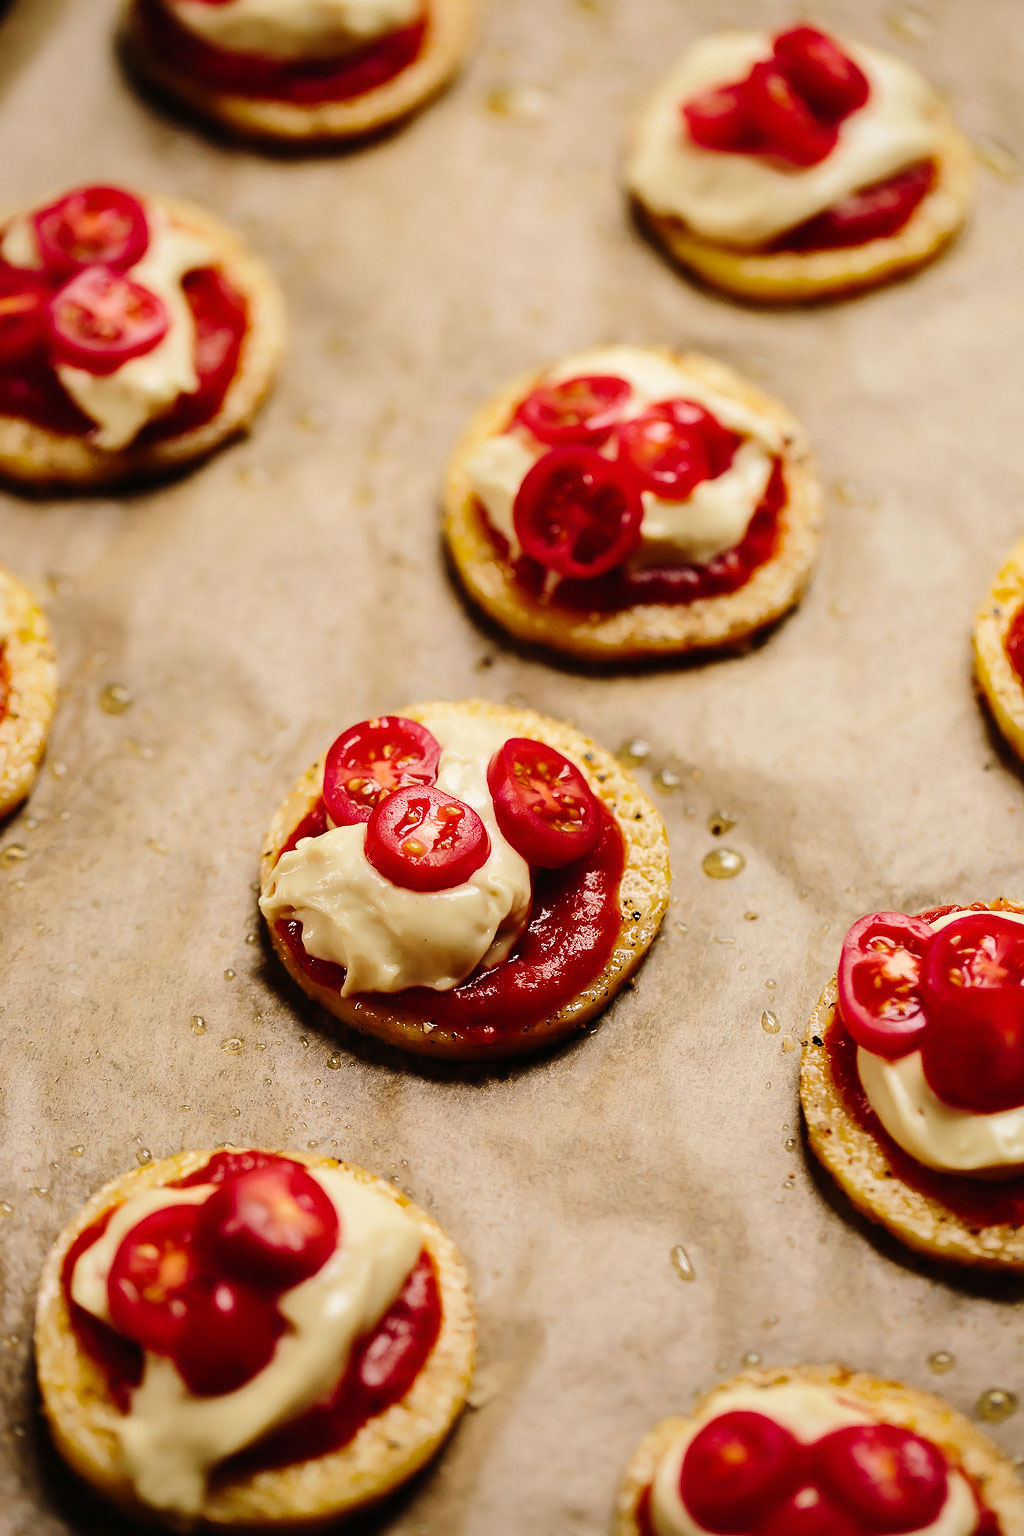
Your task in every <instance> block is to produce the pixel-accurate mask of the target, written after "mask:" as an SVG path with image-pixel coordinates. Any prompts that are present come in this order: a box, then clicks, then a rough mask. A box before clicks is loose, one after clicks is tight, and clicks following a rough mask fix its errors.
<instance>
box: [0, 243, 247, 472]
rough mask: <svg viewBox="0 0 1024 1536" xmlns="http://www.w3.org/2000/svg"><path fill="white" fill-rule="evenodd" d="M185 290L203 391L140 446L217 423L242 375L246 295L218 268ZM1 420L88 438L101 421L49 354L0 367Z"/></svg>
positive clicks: (147, 432)
mask: <svg viewBox="0 0 1024 1536" xmlns="http://www.w3.org/2000/svg"><path fill="white" fill-rule="evenodd" d="M182 287H183V289H184V292H185V297H186V298H187V299H188V303H189V308H190V309H191V311H192V317H193V319H194V321H195V327H196V371H197V373H198V375H199V388H198V389H197V390H196V391H195V393H194V394H191V395H182V396H181V397H180V398H179V399H178V401H177V402H176V403H175V404H174V405H173V406H172V407H171V409H170V410H169V411H168V412H167V413H166V414H165V415H163V416H161V417H160V418H159V420H158V421H152V422H150V423H149V425H148V426H146V427H144V428H143V430H142V431H141V432H140V433H139V435H138V437H137V438H136V439H135V443H134V444H133V446H135V445H147V444H153V443H161V442H164V441H165V440H166V439H167V438H170V437H177V436H178V435H179V434H180V433H182V432H188V431H191V430H192V428H194V427H201V426H204V425H205V424H206V422H208V421H212V420H213V418H214V416H216V414H217V412H218V411H219V410H220V408H221V406H222V404H223V403H224V396H225V395H226V394H227V391H228V387H229V385H230V384H231V381H232V379H233V378H234V376H235V374H236V372H237V371H238V359H239V354H240V353H241V349H242V342H243V340H244V339H245V333H246V329H247V327H248V323H249V319H248V308H247V306H246V303H245V300H244V299H243V298H242V296H241V294H240V293H238V292H237V290H236V289H234V288H233V287H232V286H231V284H230V283H229V282H228V280H227V278H225V277H224V276H223V275H222V274H221V273H220V272H218V271H217V270H216V268H214V267H204V268H202V269H201V270H200V271H198V272H190V273H189V274H188V276H187V277H186V278H185V279H184V281H183V283H182ZM0 416H16V417H18V419H19V420H21V421H29V422H31V423H32V424H33V425H34V426H37V427H43V428H45V429H46V430H47V431H50V432H56V433H59V434H60V435H61V436H62V437H86V436H87V435H88V434H89V433H90V432H92V431H94V430H95V427H96V423H95V422H94V421H93V420H92V419H91V417H89V416H87V415H86V414H85V412H84V411H81V410H79V408H78V406H77V405H76V404H75V402H74V401H73V400H72V398H71V396H70V395H69V394H68V392H67V390H66V389H65V388H64V386H63V384H62V383H61V382H60V379H59V378H58V377H57V374H56V371H55V370H54V368H53V367H52V365H51V363H50V361H49V359H48V357H47V356H46V354H45V353H43V352H39V353H35V354H33V355H32V356H31V357H28V358H24V357H23V358H19V359H17V361H15V362H12V363H9V364H8V365H7V366H6V367H5V366H4V365H2V364H0Z"/></svg>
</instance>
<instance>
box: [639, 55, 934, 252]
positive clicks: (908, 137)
mask: <svg viewBox="0 0 1024 1536" xmlns="http://www.w3.org/2000/svg"><path fill="white" fill-rule="evenodd" d="M842 48H843V51H844V52H845V53H846V54H847V55H848V56H849V57H850V58H851V59H853V61H854V63H856V64H858V65H859V66H860V68H861V69H862V70H863V71H864V73H865V75H866V76H867V78H868V83H869V85H870V87H871V95H870V97H869V98H868V101H867V103H866V105H865V106H863V107H861V109H860V110H859V111H857V112H854V113H852V114H851V115H850V116H849V117H847V118H846V119H844V121H843V122H842V123H840V125H839V142H838V143H837V145H836V147H835V149H833V151H832V152H831V154H830V155H828V157H827V158H826V159H825V160H822V161H821V162H820V163H819V164H818V165H812V166H806V167H803V166H794V165H788V164H786V163H784V162H783V161H781V160H777V159H774V158H771V157H769V156H767V155H746V154H730V153H724V152H722V151H717V150H710V149H703V148H701V146H700V145H698V144H695V143H694V142H693V140H692V139H691V138H690V136H689V133H688V132H687V130H686V125H685V121H684V119H683V116H682V111H681V108H682V106H683V104H684V103H686V102H688V101H691V100H692V99H693V98H694V97H695V96H699V95H700V94H701V93H702V92H704V91H707V90H711V89H713V88H716V87H718V86H722V85H733V84H735V83H736V82H737V81H739V80H743V79H745V78H746V76H747V75H748V74H749V73H750V70H751V68H752V66H753V65H754V64H757V63H759V62H760V61H761V60H763V59H768V58H770V57H771V54H772V40H771V37H770V36H769V35H768V34H767V33H763V32H719V33H716V34H714V35H713V36H711V37H706V38H703V39H702V40H701V41H700V42H698V43H695V44H694V46H693V47H692V48H691V49H690V50H689V51H688V52H687V53H686V54H684V55H683V57H682V58H681V59H680V60H679V62H678V63H677V64H676V65H675V66H674V68H673V69H672V70H671V72H670V73H669V74H668V76H667V77H666V78H665V79H664V80H663V81H662V83H661V84H660V85H659V86H658V88H657V90H656V91H655V93H654V96H653V98H652V99H651V101H650V103H649V105H648V107H647V109H646V111H645V112H644V114H643V116H642V118H641V120H640V122H639V124H638V125H637V130H636V135H635V139H634V144H633V149H632V153H631V155H630V158H629V164H628V167H627V172H626V179H627V181H628V184H629V187H630V190H631V191H632V192H633V193H634V195H635V196H636V197H638V198H639V199H640V201H641V202H642V203H643V204H644V206H645V207H646V208H648V209H649V210H650V211H651V212H652V213H656V214H661V215H663V216H665V217H669V218H677V219H682V220H683V222H684V223H685V224H687V225H688V226H689V228H690V229H691V230H693V232H694V233H695V234H698V235H701V236H703V237H704V238H705V239H707V240H712V241H714V242H716V243H717V244H719V245H729V246H737V247H740V248H742V247H752V248H755V249H756V248H757V247H758V246H763V245H766V244H768V243H769V242H770V241H771V240H773V239H775V237H776V236H778V235H782V234H784V233H785V232H786V231H787V230H790V229H795V228H796V227H797V225H799V224H803V223H805V222H806V220H808V219H810V218H813V217H814V216H815V214H819V213H824V212H825V210H826V209H827V208H832V207H834V205H835V204H836V203H839V202H842V201H843V199H844V198H846V197H849V196H850V194H851V193H852V192H856V191H858V190H859V189H860V188H861V187H866V186H870V185H872V183H874V182H876V181H882V180H884V179H886V178H888V177H890V176H895V175H896V173H897V172H898V171H902V170H906V169H907V167H908V166H911V165H914V164H916V163H917V162H918V161H921V160H927V159H931V158H932V157H933V156H934V155H935V154H936V153H937V151H938V150H939V148H940V145H941V142H942V137H943V133H944V123H945V119H946V112H945V108H944V106H943V103H942V99H941V97H940V96H939V94H938V92H937V91H936V90H935V89H934V87H933V86H931V85H930V84H929V83H928V81H927V80H925V79H924V78H923V76H921V75H919V74H918V73H917V71H916V70H914V69H911V68H910V66H909V65H907V64H904V63H903V62H902V60H900V59H897V58H894V57H893V56H892V54H888V53H882V52H880V51H879V50H877V49H875V48H866V47H863V46H860V45H854V44H852V43H847V42H846V41H845V40H844V41H843V43H842Z"/></svg>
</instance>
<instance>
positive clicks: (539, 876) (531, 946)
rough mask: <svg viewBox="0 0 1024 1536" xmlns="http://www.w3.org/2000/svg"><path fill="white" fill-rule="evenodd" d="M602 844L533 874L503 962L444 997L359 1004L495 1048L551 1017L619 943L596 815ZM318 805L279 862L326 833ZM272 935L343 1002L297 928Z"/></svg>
mask: <svg viewBox="0 0 1024 1536" xmlns="http://www.w3.org/2000/svg"><path fill="white" fill-rule="evenodd" d="M601 814H602V819H603V823H604V825H603V828H602V831H601V836H600V838H599V839H598V841H597V843H596V844H595V846H594V847H593V848H592V849H591V850H590V852H589V853H587V854H585V855H584V856H583V857H582V858H580V859H577V860H575V861H574V862H573V863H572V864H566V865H564V866H563V867H562V868H561V869H536V870H534V871H533V905H532V908H531V911H530V919H529V922H528V923H527V926H526V928H525V930H524V932H523V934H522V936H521V938H520V939H519V942H518V944H517V945H516V947H515V949H514V950H513V951H512V953H511V955H509V957H508V959H507V960H503V961H502V962H501V964H500V965H496V966H494V967H493V968H492V969H491V970H488V971H480V970H478V971H474V973H473V975H472V976H469V977H467V978H466V980H465V981H462V982H460V983H459V985H458V986H457V987H453V988H452V990H451V991H450V992H435V991H433V990H432V989H431V988H430V987H409V988H408V989H407V990H406V991H404V992H399V993H396V994H388V995H384V994H379V993H366V994H364V998H363V1000H364V1001H372V1002H373V1003H375V1004H377V1005H379V1006H381V1007H385V1008H386V1007H388V1006H389V1005H391V1006H394V1004H395V1003H396V1002H397V1003H398V1004H399V1005H400V1006H401V1008H402V1009H403V1010H407V1011H409V1012H412V1013H414V1014H416V1015H418V1016H419V1017H421V1018H422V1019H423V1020H424V1022H431V1023H434V1024H440V1025H443V1026H444V1028H445V1029H447V1030H451V1031H452V1032H453V1033H455V1034H458V1035H463V1036H468V1037H470V1038H472V1039H473V1040H474V1041H487V1040H494V1041H497V1040H501V1039H504V1038H507V1037H508V1036H509V1035H513V1034H515V1033H516V1031H517V1030H520V1029H523V1028H526V1027H527V1026H529V1025H530V1024H537V1023H539V1022H540V1021H541V1020H542V1019H546V1018H547V1017H548V1016H549V1015H550V1014H552V1013H555V1012H557V1010H558V1009H559V1008H561V1007H562V1006H563V1005H564V1004H565V1003H567V1002H569V1001H570V999H571V998H573V997H575V996H576V995H577V993H579V992H581V991H583V989H584V988H585V987H586V986H588V985H589V983H590V982H592V981H593V980H594V978H595V977H597V976H599V975H600V974H601V972H602V971H603V970H604V967H605V965H606V964H607V963H608V960H609V958H610V957H611V953H612V950H613V949H614V948H615V942H616V940H617V939H618V936H619V929H620V926H621V915H620V912H619V883H620V881H621V879H622V870H623V866H624V863H625V852H624V847H623V841H622V834H621V832H620V831H619V828H618V823H617V822H616V821H615V818H614V817H613V816H612V814H611V812H610V811H609V810H608V809H607V807H605V806H603V805H602V807H601ZM326 827H327V823H326V819H325V814H324V808H323V804H322V803H321V804H319V805H317V806H316V808H315V809H314V810H313V811H312V812H311V813H310V814H309V815H308V816H307V817H306V818H305V819H304V820H303V821H301V822H300V823H299V825H298V826H297V827H296V828H295V831H294V832H293V833H292V835H291V837H290V838H289V839H288V841H287V843H286V844H285V846H284V848H282V850H281V852H282V853H286V852H287V851H288V849H290V848H294V847H295V844H296V843H297V842H298V841H299V839H300V838H302V837H317V836H319V834H320V833H321V832H324V831H326ZM277 932H278V934H279V935H280V937H281V938H282V939H283V940H284V941H285V943H286V944H287V945H288V948H289V949H290V950H291V953H292V955H293V956H294V958H295V961H296V963H297V964H298V965H299V966H300V967H301V968H302V970H303V971H304V972H305V973H306V975H307V976H308V977H309V978H310V980H311V981H314V982H316V984H317V985H318V986H321V987H328V988H330V989H331V990H332V991H337V992H340V990H341V988H342V986H343V985H344V982H345V969H344V967H343V966H340V965H334V964H332V963H331V962H329V961H326V960H315V959H313V958H312V956H310V955H307V954H306V951H305V950H304V949H303V947H302V925H301V923H299V922H297V921H296V920H294V919H293V920H291V921H289V922H280V923H278V924H277Z"/></svg>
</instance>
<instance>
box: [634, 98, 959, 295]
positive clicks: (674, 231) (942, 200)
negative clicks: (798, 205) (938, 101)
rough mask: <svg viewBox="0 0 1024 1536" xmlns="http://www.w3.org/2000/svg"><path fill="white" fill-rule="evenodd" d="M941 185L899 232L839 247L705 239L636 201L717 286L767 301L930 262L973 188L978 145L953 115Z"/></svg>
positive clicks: (939, 159)
mask: <svg viewBox="0 0 1024 1536" xmlns="http://www.w3.org/2000/svg"><path fill="white" fill-rule="evenodd" d="M931 158H932V159H933V160H934V161H935V165H936V171H937V174H936V178H935V184H934V186H933V187H932V188H931V190H930V191H929V192H928V193H927V195H926V196H925V197H923V198H922V199H921V202H920V203H919V204H918V206H917V207H916V208H915V210H914V212H913V213H912V214H911V216H910V218H909V219H908V220H907V223H906V224H905V225H904V226H903V228H902V229H900V230H897V231H896V233H895V234H894V235H883V236H881V237H880V238H878V239H877V240H868V241H866V242H865V243H864V244H863V245H856V246H846V247H841V248H839V249H837V250H822V251H772V252H751V251H742V250H737V249H736V248H734V247H730V246H725V245H716V244H715V243H714V241H711V240H705V239H702V238H701V236H700V235H698V234H696V233H694V232H693V231H692V230H690V229H689V228H688V226H687V225H686V224H685V223H684V222H683V221H682V220H681V219H678V218H673V217H671V216H669V215H665V214H659V213H655V212H654V211H653V210H652V209H650V208H649V207H647V205H646V204H645V203H644V202H643V201H642V200H641V199H639V198H634V205H635V206H636V207H637V209H638V210H639V212H640V213H641V214H642V216H643V218H644V220H645V222H646V223H647V225H648V226H649V227H650V229H651V231H652V233H653V234H654V236H655V238H656V239H657V240H658V241H659V242H660V243H661V245H663V246H664V247H665V249H666V250H667V251H668V253H669V255H670V256H672V257H673V258H674V259H675V260H676V261H677V262H679V263H680V265H682V266H683V267H687V268H689V269H690V270H691V271H692V272H695V273H696V274H697V276H698V277H700V278H702V279H703V280H704V282H706V283H709V284H710V285H711V286H712V287H713V288H718V289H720V290H721V291H722V292H724V293H728V294H732V295H733V296H734V297H737V298H743V299H752V300H754V301H755V302H758V303H762V304H795V303H813V302H814V301H815V300H818V299H837V298H843V297H846V296H848V295H851V294H854V293H857V292H860V291H863V290H864V289H868V288H876V287H878V286H880V285H881V284H882V283H887V282H889V281H890V280H891V279H893V278H895V277H899V276H902V275H908V274H909V273H910V272H913V271H915V270H916V269H917V268H919V267H923V266H925V265H927V263H928V262H930V261H932V260H933V259H934V258H935V257H936V256H938V255H940V253H941V252H942V251H943V250H944V249H945V247H946V246H947V245H949V243H950V242H951V241H952V240H953V238H954V237H955V236H956V235H957V233H958V232H959V231H960V229H961V228H962V227H963V225H964V223H965V221H966V219H967V215H968V212H969V210H970V206H971V201H972V194H973V187H974V151H973V149H972V148H971V144H970V141H969V140H968V139H967V138H966V136H965V135H964V134H963V133H962V132H961V131H960V129H959V128H958V127H957V125H956V123H955V122H954V121H953V119H952V118H951V117H950V116H949V115H948V114H946V115H945V118H944V121H943V125H942V133H941V138H940V142H939V146H938V149H937V150H936V152H935V153H934V155H933V156H932V157H931Z"/></svg>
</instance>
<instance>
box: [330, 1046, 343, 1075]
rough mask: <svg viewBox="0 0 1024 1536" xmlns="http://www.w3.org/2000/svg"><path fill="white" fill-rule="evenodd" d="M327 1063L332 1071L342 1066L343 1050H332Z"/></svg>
mask: <svg viewBox="0 0 1024 1536" xmlns="http://www.w3.org/2000/svg"><path fill="white" fill-rule="evenodd" d="M327 1065H328V1066H329V1067H330V1069H331V1071H332V1072H337V1070H338V1068H339V1067H340V1066H341V1052H340V1051H332V1052H331V1054H330V1055H329V1056H328V1058H327Z"/></svg>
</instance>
